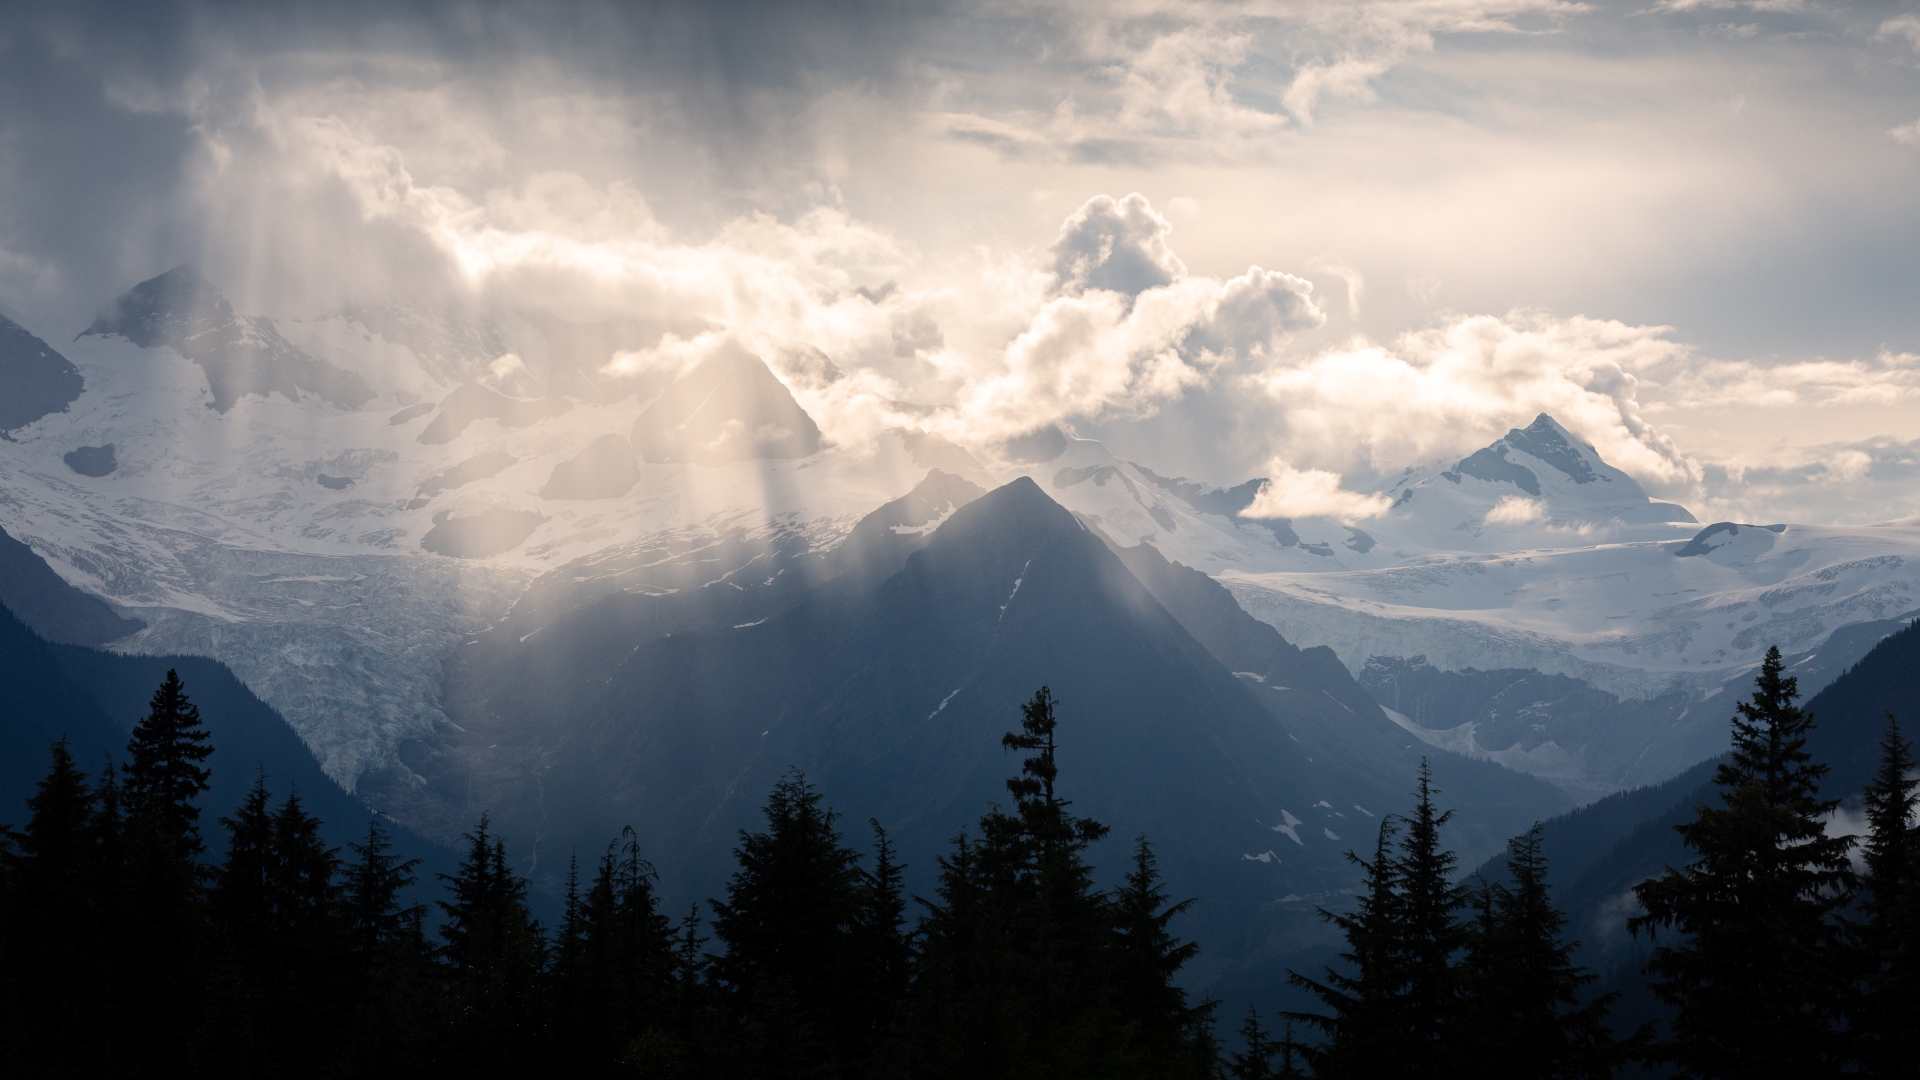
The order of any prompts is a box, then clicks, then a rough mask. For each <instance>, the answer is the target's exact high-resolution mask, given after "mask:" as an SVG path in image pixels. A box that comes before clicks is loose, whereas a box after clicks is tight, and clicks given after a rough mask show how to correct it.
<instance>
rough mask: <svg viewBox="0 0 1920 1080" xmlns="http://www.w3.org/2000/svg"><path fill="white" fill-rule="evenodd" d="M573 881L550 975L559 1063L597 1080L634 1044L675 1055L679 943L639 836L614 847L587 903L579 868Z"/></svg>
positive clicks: (628, 834)
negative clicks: (581, 890)
mask: <svg viewBox="0 0 1920 1080" xmlns="http://www.w3.org/2000/svg"><path fill="white" fill-rule="evenodd" d="M567 876H568V881H567V906H566V914H565V918H564V922H563V923H562V925H561V930H560V935H559V940H558V941H557V942H556V945H555V948H554V963H553V973H552V1001H553V1009H552V1025H553V1027H552V1031H551V1033H550V1034H551V1037H552V1039H553V1045H554V1054H555V1056H556V1058H557V1059H558V1060H562V1061H572V1062H574V1068H575V1069H576V1070H578V1071H580V1072H583V1073H585V1074H587V1075H598V1074H599V1073H601V1072H604V1071H605V1069H606V1068H607V1067H608V1066H609V1065H611V1064H612V1063H615V1062H618V1061H620V1060H621V1059H623V1058H624V1057H626V1056H628V1055H629V1051H631V1050H633V1048H634V1044H635V1043H636V1042H644V1043H646V1044H647V1045H648V1046H649V1047H651V1050H650V1053H653V1054H655V1055H656V1056H657V1055H658V1054H660V1053H664V1052H667V1051H669V1050H673V1048H674V1046H675V1044H677V1042H678V1039H679V1036H678V1035H677V1033H676V1032H675V1031H674V1028H675V1026H676V1025H674V1024H673V1022H672V1021H673V1014H672V1010H671V1007H670V1006H671V1004H672V991H673V975H674V970H673V969H674V960H675V958H674V953H673V941H672V936H671V931H670V928H669V926H668V920H667V918H666V916H664V915H662V914H660V912H659V910H658V909H659V902H658V900H657V899H656V898H655V896H654V888H653V887H654V873H653V867H652V866H651V865H649V864H648V863H647V862H646V860H644V859H642V858H641V857H640V844H639V841H638V840H636V839H635V838H634V833H633V830H632V829H631V828H628V829H626V830H625V831H623V832H622V833H621V835H620V839H619V840H618V841H616V842H614V843H613V844H611V845H609V846H608V848H607V851H606V853H605V854H604V855H602V856H601V858H600V864H599V870H598V872H597V873H596V874H595V876H594V879H593V883H592V885H591V887H590V888H589V889H588V890H587V893H586V895H585V896H584V897H582V896H580V894H579V885H578V881H579V873H578V864H577V862H576V864H575V865H574V867H573V868H572V869H570V871H569V873H568V875H567ZM675 1052H678V1051H675Z"/></svg>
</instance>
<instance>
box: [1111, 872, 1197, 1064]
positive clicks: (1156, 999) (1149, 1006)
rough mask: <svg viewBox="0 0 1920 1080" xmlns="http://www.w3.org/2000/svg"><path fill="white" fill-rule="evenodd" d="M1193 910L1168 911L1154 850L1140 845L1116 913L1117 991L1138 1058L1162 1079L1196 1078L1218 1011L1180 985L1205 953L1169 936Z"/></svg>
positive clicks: (1187, 903)
mask: <svg viewBox="0 0 1920 1080" xmlns="http://www.w3.org/2000/svg"><path fill="white" fill-rule="evenodd" d="M1193 904H1194V901H1193V900H1192V899H1187V900H1182V901H1180V902H1179V903H1176V904H1169V903H1167V894H1166V891H1165V890H1164V889H1162V888H1161V886H1160V871H1159V866H1158V863H1157V860H1156V859H1155V858H1154V855H1153V847H1152V845H1151V844H1149V843H1148V842H1147V838H1146V837H1145V836H1138V837H1135V838H1134V848H1133V869H1132V870H1130V871H1129V872H1128V873H1127V878H1126V883H1125V884H1124V885H1122V886H1121V887H1120V889H1119V890H1117V891H1116V892H1115V894H1114V896H1113V902H1112V905H1111V907H1110V913H1111V916H1112V918H1113V922H1114V930H1115V942H1114V946H1113V969H1114V974H1113V981H1112V986H1113V989H1114V1008H1115V1011H1116V1012H1117V1013H1118V1014H1119V1017H1120V1022H1121V1023H1123V1024H1126V1025H1128V1026H1129V1027H1130V1028H1131V1029H1132V1030H1131V1041H1132V1043H1133V1048H1134V1052H1135V1053H1136V1055H1138V1058H1139V1060H1140V1061H1141V1063H1142V1065H1143V1066H1144V1067H1145V1068H1146V1069H1147V1070H1148V1071H1150V1072H1152V1073H1154V1074H1156V1075H1162V1076H1175V1075H1178V1074H1179V1073H1180V1072H1182V1071H1188V1070H1191V1067H1192V1066H1191V1059H1192V1058H1193V1056H1194V1055H1193V1045H1192V1044H1193V1043H1194V1041H1195V1040H1197V1039H1198V1038H1199V1037H1200V1035H1201V1033H1202V1032H1203V1031H1205V1030H1210V1029H1209V1024H1210V1020H1211V1014H1212V1012H1213V1010H1214V1007H1215V1006H1214V1003H1213V1002H1211V1001H1209V1002H1203V1003H1202V1004H1200V1005H1198V1006H1190V1005H1188V1004H1187V992H1186V991H1185V990H1183V989H1181V988H1180V987H1179V986H1178V985H1177V984H1175V983H1174V981H1173V980H1174V978H1175V976H1177V975H1178V974H1179V972H1180V969H1181V968H1182V967H1185V966H1186V964H1187V962H1188V961H1190V960H1192V959H1193V958H1194V956H1195V955H1197V954H1198V953H1199V952H1200V945H1199V943H1197V942H1192V941H1188V942H1182V941H1181V940H1180V939H1179V938H1177V937H1175V936H1174V935H1173V934H1172V932H1171V931H1170V930H1169V926H1170V924H1171V923H1172V922H1173V920H1174V917H1175V916H1177V915H1179V914H1180V913H1181V912H1183V911H1185V910H1187V909H1188V908H1190V907H1192V906H1193ZM1206 1041H1208V1042H1211V1038H1210V1037H1209V1038H1208V1039H1207V1040H1206ZM1203 1056H1204V1055H1203Z"/></svg>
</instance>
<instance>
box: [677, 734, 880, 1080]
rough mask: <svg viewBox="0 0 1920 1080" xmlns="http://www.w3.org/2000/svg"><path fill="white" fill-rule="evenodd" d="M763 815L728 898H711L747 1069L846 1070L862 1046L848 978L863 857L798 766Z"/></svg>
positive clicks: (745, 843) (723, 977)
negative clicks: (843, 837) (763, 828)
mask: <svg viewBox="0 0 1920 1080" xmlns="http://www.w3.org/2000/svg"><path fill="white" fill-rule="evenodd" d="M765 814H766V819H767V829H766V831H765V832H758V833H749V832H746V831H744V830H743V831H742V832H741V834H740V844H739V846H738V847H736V848H734V851H733V853H734V858H735V860H736V861H737V862H738V863H739V866H740V868H739V870H737V871H736V872H735V873H734V875H733V877H732V878H731V879H730V880H729V881H728V882H727V899H726V901H725V902H721V901H717V900H716V901H713V902H712V908H713V916H714V917H713V930H714V936H715V937H717V938H718V939H719V940H720V941H722V942H724V943H725V944H726V947H727V948H726V952H725V953H723V954H722V955H720V956H719V957H718V958H716V960H715V961H714V969H713V970H714V974H715V976H716V977H717V978H718V979H719V980H720V982H721V983H722V984H723V985H724V986H726V987H727V989H728V991H729V997H730V999H731V1007H732V1009H733V1011H734V1014H735V1016H736V1019H737V1022H738V1023H740V1024H741V1025H742V1028H743V1031H744V1041H743V1052H744V1053H745V1054H746V1055H747V1060H746V1062H744V1063H743V1065H742V1068H743V1069H744V1070H746V1074H747V1075H771V1074H772V1073H778V1072H781V1071H782V1070H794V1071H800V1070H805V1069H809V1068H822V1067H830V1068H842V1067H846V1066H847V1065H849V1064H851V1063H852V1062H851V1059H852V1058H854V1057H856V1056H858V1054H859V1053H860V1047H861V1045H862V1042H861V1028H862V1026H863V1025H862V1024H861V1022H860V1018H859V1017H858V1016H856V1015H854V1013H853V1008H852V1003H853V1001H854V995H853V992H852V989H851V985H850V976H851V974H852V969H851V960H852V934H853V928H854V926H855V924H856V923H857V921H858V919H859V905H860V893H859V884H860V879H859V874H858V864H859V856H858V855H857V853H855V852H854V850H853V849H852V848H849V847H847V846H846V845H845V844H844V843H842V842H841V839H840V833H839V831H838V830H837V829H836V828H835V827H834V822H835V820H836V818H835V815H834V814H833V812H832V811H831V810H828V809H826V808H824V807H822V806H821V796H820V793H819V792H818V791H816V790H815V789H814V788H813V787H812V786H811V785H810V784H808V783H807V781H806V778H805V777H804V776H802V775H801V774H800V773H799V772H798V771H795V772H791V773H789V774H788V775H787V776H786V777H784V778H783V779H781V780H780V782H778V783H777V784H775V785H774V788H773V791H772V793H771V794H769V795H768V797H767V803H766V807H765ZM770 1070H771V1073H770V1072H769V1071H770Z"/></svg>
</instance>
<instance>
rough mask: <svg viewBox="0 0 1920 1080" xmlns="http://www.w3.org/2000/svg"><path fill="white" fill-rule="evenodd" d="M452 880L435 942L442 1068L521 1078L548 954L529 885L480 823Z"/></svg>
mask: <svg viewBox="0 0 1920 1080" xmlns="http://www.w3.org/2000/svg"><path fill="white" fill-rule="evenodd" d="M464 839H465V840H466V842H467V854H466V857H465V858H464V859H462V860H461V863H460V866H459V868H458V870H457V872H455V873H453V874H441V875H440V880H442V881H443V882H445V883H446V885H447V889H448V892H449V893H451V894H452V896H451V899H448V900H443V901H441V902H440V909H441V911H442V912H443V913H444V914H445V916H446V920H445V922H444V923H442V925H441V927H440V936H441V938H442V939H443V940H444V941H445V942H446V945H445V948H444V954H445V956H446V959H447V963H448V965H449V966H450V967H451V968H452V972H451V981H452V987H451V990H452V1001H451V1007H452V1017H451V1020H452V1027H451V1030H450V1031H449V1032H448V1033H447V1035H446V1037H445V1040H446V1041H445V1043H444V1056H443V1060H444V1061H445V1062H446V1064H447V1067H448V1068H450V1069H452V1070H454V1071H456V1072H465V1073H468V1074H473V1075H480V1074H500V1075H515V1074H520V1073H526V1072H530V1071H532V1070H534V1069H535V1068H536V1067H537V1063H538V1060H539V1051H540V1049H541V1044H542V1038H543V1032H542V1024H541V1021H542V1018H543V1016H542V1010H541V1009H540V1000H541V991H542V977H543V975H544V969H545V963H546V953H545V945H546V942H545V939H544V938H543V937H542V936H541V932H540V925H539V923H537V922H535V921H534V919H533V913H532V911H531V910H529V909H528V907H527V883H526V880H525V879H524V878H521V877H519V876H518V875H516V874H515V873H514V872H513V868H512V867H510V866H508V865H507V851H506V844H505V842H504V841H502V840H500V839H499V838H498V837H496V836H494V835H493V833H492V832H491V830H490V828H489V823H488V820H487V817H486V815H482V816H481V818H480V824H479V826H478V827H476V828H475V829H474V831H473V832H470V833H467V834H466V835H465V836H464Z"/></svg>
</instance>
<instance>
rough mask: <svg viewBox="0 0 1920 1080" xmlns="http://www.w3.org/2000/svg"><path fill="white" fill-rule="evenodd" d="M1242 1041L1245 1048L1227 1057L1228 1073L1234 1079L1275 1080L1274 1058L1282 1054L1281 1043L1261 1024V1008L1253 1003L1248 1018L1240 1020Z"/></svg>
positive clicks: (1249, 1007)
mask: <svg viewBox="0 0 1920 1080" xmlns="http://www.w3.org/2000/svg"><path fill="white" fill-rule="evenodd" d="M1240 1042H1241V1045H1242V1046H1244V1047H1245V1049H1244V1050H1242V1051H1241V1052H1239V1053H1237V1054H1230V1055H1228V1058H1227V1073H1228V1074H1229V1075H1230V1076H1232V1077H1233V1080H1273V1078H1274V1076H1275V1072H1274V1064H1273V1059H1274V1058H1276V1057H1279V1056H1280V1044H1279V1043H1277V1042H1275V1041H1273V1038H1272V1037H1271V1036H1270V1035H1269V1033H1268V1032H1267V1029H1266V1028H1265V1027H1264V1026H1262V1025H1261V1023H1260V1010H1259V1009H1256V1008H1254V1007H1253V1006H1251V1005H1249V1006H1247V1018H1246V1019H1245V1020H1242V1021H1240Z"/></svg>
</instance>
